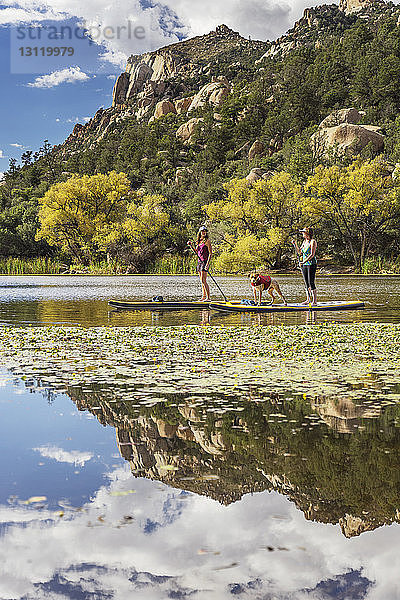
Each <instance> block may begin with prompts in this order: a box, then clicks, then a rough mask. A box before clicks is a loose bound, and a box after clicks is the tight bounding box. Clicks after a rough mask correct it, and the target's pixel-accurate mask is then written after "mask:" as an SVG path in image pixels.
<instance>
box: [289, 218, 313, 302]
mask: <svg viewBox="0 0 400 600" xmlns="http://www.w3.org/2000/svg"><path fill="white" fill-rule="evenodd" d="M300 233H302V234H303V238H304V240H303V243H302V245H301V247H300V248H299V247H298V245H297V242H296V240H294V241H293V244H294V246H295V248H296V251H297V254H298V255H299V263H300V268H301V270H302V272H303V277H304V281H305V284H306V289H307V300H306V302H303V304H304V305H307V304H311V306H317V287H316V285H315V274H316V272H317V258H316V253H317V241H316V240H315V239H314V230H313V229H311V227H305V228H304V229H302V230H301V231H300Z"/></svg>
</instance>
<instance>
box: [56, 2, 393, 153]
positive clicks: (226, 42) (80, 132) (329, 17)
mask: <svg viewBox="0 0 400 600" xmlns="http://www.w3.org/2000/svg"><path fill="white" fill-rule="evenodd" d="M390 17H393V18H396V19H399V18H400V8H399V7H398V6H397V5H394V4H392V3H387V2H385V1H384V0H341V2H340V5H339V6H337V5H336V4H331V5H322V6H319V7H316V8H309V9H306V10H305V11H304V15H303V17H302V18H301V19H300V20H299V21H298V22H297V23H295V25H294V27H293V28H292V29H290V30H289V31H288V32H287V33H286V34H285V35H283V36H281V37H280V38H278V39H277V40H275V41H273V42H268V41H265V42H263V41H251V40H247V39H245V38H243V37H242V36H241V35H240V34H239V33H237V32H235V31H233V30H231V29H230V28H229V27H227V26H226V25H221V26H219V27H217V29H216V30H215V31H212V32H211V33H209V34H207V35H204V36H198V37H195V38H193V39H190V40H186V41H184V42H180V43H177V44H173V45H170V46H167V47H164V48H161V49H159V50H157V51H155V52H150V53H147V54H143V55H135V56H130V57H129V59H128V63H127V67H126V70H125V72H124V73H122V74H121V75H120V76H119V77H118V79H117V81H116V83H115V86H114V93H113V103H112V106H111V107H110V108H107V109H100V110H99V111H98V112H97V113H96V115H95V116H94V117H93V118H92V119H91V120H90V121H89V122H88V123H87V124H85V125H82V124H77V125H76V126H75V128H74V130H73V132H72V134H71V135H70V136H69V137H68V139H67V140H66V142H65V144H64V145H63V147H62V149H63V151H64V153H65V152H66V153H69V152H73V151H80V150H82V149H84V148H87V147H90V146H91V147H93V143H96V142H98V141H100V140H101V139H103V138H104V136H105V135H106V134H107V132H108V131H110V130H112V129H113V126H115V125H116V124H118V123H120V122H121V121H124V120H126V119H130V118H135V119H137V120H139V121H144V122H146V123H150V124H151V122H152V121H153V120H154V119H158V118H160V117H163V116H165V115H167V114H170V113H171V114H178V115H180V114H186V113H194V112H195V111H196V109H199V108H202V107H204V106H205V105H206V104H207V103H209V104H211V105H212V106H214V107H215V108H219V107H220V106H221V105H222V104H223V102H224V100H225V99H226V98H227V96H228V95H229V94H230V93H232V91H233V89H234V87H235V84H237V83H238V82H240V81H243V80H246V79H249V78H252V77H254V73H256V74H257V75H258V76H259V75H260V74H261V73H262V71H263V66H262V65H263V63H265V62H266V61H267V60H270V59H273V60H275V61H277V60H281V59H282V58H283V57H285V56H287V55H288V54H290V53H291V52H292V51H294V50H299V49H301V48H315V49H320V48H322V47H323V46H326V45H327V44H329V43H330V42H332V41H334V40H335V39H336V38H338V36H340V35H341V34H343V32H345V31H346V30H348V29H349V28H350V27H352V26H353V25H354V24H355V23H357V21H359V20H363V21H364V22H368V24H369V25H370V26H371V27H372V28H374V27H376V24H377V23H378V22H379V21H380V20H381V19H383V18H390ZM338 39H339V40H340V39H341V38H340V37H339V38H338Z"/></svg>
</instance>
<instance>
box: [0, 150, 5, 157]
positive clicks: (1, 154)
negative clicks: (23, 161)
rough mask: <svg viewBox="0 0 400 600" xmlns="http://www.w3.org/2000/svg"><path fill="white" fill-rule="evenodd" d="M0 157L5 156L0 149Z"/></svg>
mask: <svg viewBox="0 0 400 600" xmlns="http://www.w3.org/2000/svg"><path fill="white" fill-rule="evenodd" d="M0 158H5V156H4V152H3V150H0Z"/></svg>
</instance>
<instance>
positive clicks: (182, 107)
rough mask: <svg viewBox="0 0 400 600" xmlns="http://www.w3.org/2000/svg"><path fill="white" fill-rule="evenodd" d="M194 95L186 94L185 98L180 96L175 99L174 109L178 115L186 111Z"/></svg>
mask: <svg viewBox="0 0 400 600" xmlns="http://www.w3.org/2000/svg"><path fill="white" fill-rule="evenodd" d="M193 99H194V96H188V97H187V98H181V99H180V100H175V109H176V112H177V114H178V115H182V114H184V113H187V111H188V110H189V107H190V105H191V104H192V102H193Z"/></svg>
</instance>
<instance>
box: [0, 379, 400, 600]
mask: <svg viewBox="0 0 400 600" xmlns="http://www.w3.org/2000/svg"><path fill="white" fill-rule="evenodd" d="M11 377H12V376H11ZM38 386H39V388H38ZM48 389H49V388H48V387H46V388H45V389H43V386H42V384H41V382H38V381H36V382H35V381H33V380H31V381H29V380H25V381H24V382H23V384H22V385H21V384H20V383H18V384H17V387H15V384H14V386H11V383H8V384H6V385H5V387H2V390H1V394H0V411H1V417H2V418H1V420H0V433H1V437H0V444H1V454H0V456H1V459H0V460H2V461H3V463H4V464H3V465H2V467H3V468H2V472H3V473H5V474H6V473H9V476H5V477H4V480H3V482H2V488H1V492H2V493H1V498H0V524H1V525H0V526H1V530H0V555H1V558H2V560H1V562H0V597H1V598H2V600H6V599H10V600H11V599H13V600H15V599H16V598H21V599H22V598H23V599H24V600H25V599H26V600H31V599H38V598H45V597H49V598H64V597H68V598H77V599H87V598H110V597H112V598H116V599H117V600H122V599H124V600H125V599H126V598H128V597H138V598H140V599H142V598H144V599H145V600H146V598H148V599H149V600H150V599H151V600H164V599H165V598H196V599H199V600H203V599H204V600H206V599H207V600H208V599H210V598H211V599H215V600H223V599H224V598H229V597H232V595H237V596H239V597H240V598H251V599H252V600H253V599H255V600H265V599H272V598H278V599H279V600H302V599H306V598H307V599H311V598H312V599H317V598H318V599H320V598H323V599H324V600H325V599H329V598H332V599H333V598H346V599H353V598H354V599H358V598H368V599H371V600H372V599H374V600H376V599H378V600H387V599H392V598H393V599H394V598H396V597H397V596H396V594H397V592H398V570H399V567H400V560H399V559H398V557H397V554H396V553H395V552H394V551H393V549H394V548H396V546H397V545H398V544H399V542H400V528H399V527H398V525H397V524H395V523H394V521H396V520H398V518H399V515H398V514H397V512H396V507H397V506H398V505H399V475H398V461H399V450H400V437H399V432H398V428H397V426H396V425H397V418H398V407H397V406H393V405H384V404H382V405H381V410H380V411H379V412H374V413H373V414H372V413H371V412H370V410H369V407H368V405H367V404H366V403H362V402H361V403H360V404H357V403H356V402H354V401H350V400H349V401H348V402H341V403H337V404H336V403H335V402H333V401H332V400H329V399H326V398H314V399H311V400H310V401H309V400H305V399H304V398H302V397H295V396H289V395H285V394H283V393H281V392H280V393H276V394H269V395H264V396H263V397H262V398H260V397H259V396H258V395H255V394H252V393H251V392H249V393H248V394H246V396H238V395H236V396H235V394H227V395H224V396H221V395H215V396H214V397H213V398H208V399H207V400H205V399H204V398H203V397H201V396H195V395H193V394H192V395H190V396H188V395H183V394H182V395H179V394H174V395H169V396H165V397H164V398H163V402H157V403H154V398H153V405H151V402H150V401H148V402H147V403H146V404H145V405H141V404H139V403H137V402H135V396H134V394H132V396H131V400H130V401H128V400H127V399H126V397H124V399H123V400H121V399H120V398H119V390H118V388H115V387H113V386H107V385H105V384H104V383H102V384H101V385H100V384H99V385H98V386H97V387H96V386H85V387H78V386H75V387H72V386H70V387H68V388H67V395H61V394H59V393H57V392H56V391H55V392H53V394H52V395H49V394H48V393H46V394H45V397H43V398H42V397H41V395H42V394H43V393H44V392H46V390H48ZM15 392H17V394H15ZM32 392H36V393H32ZM38 392H40V393H38ZM71 399H72V400H73V402H74V404H75V406H76V407H77V408H78V409H79V410H76V409H75V407H74V405H73V404H72V403H71ZM26 414H28V415H29V420H27V418H26ZM331 416H333V417H334V419H333V420H332V421H331V422H329V424H328V421H329V418H330V417H331ZM335 419H339V421H340V423H342V422H343V423H345V424H346V428H347V430H348V431H351V432H352V433H351V434H350V433H341V428H340V427H338V426H337V425H338V423H337V421H335ZM28 422H29V425H28ZM356 425H358V427H356ZM115 435H116V439H117V446H118V449H119V452H120V454H121V457H122V458H120V459H118V458H117V455H115ZM6 465H7V467H8V468H7V467H6ZM40 474H41V475H40ZM390 523H393V524H392V525H391V526H386V527H383V525H389V524H390ZM343 533H344V534H345V535H343ZM361 533H362V535H360V534H361ZM346 536H347V537H346ZM348 538H351V539H348ZM377 548H379V552H377ZM27 565H29V568H27Z"/></svg>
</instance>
